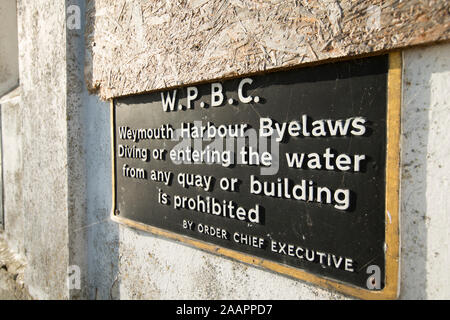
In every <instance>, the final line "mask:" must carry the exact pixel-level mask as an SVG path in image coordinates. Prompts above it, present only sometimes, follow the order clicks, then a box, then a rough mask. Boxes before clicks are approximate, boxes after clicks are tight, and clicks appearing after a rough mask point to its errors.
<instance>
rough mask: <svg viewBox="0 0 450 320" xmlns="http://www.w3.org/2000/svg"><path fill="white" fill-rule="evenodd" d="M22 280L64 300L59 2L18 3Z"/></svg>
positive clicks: (34, 290) (39, 293)
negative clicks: (22, 215)
mask: <svg viewBox="0 0 450 320" xmlns="http://www.w3.org/2000/svg"><path fill="white" fill-rule="evenodd" d="M18 37H19V74H20V83H21V87H20V89H21V101H20V109H21V112H20V118H21V119H22V130H23V134H22V160H23V172H22V197H23V214H24V216H25V223H24V232H23V234H21V235H17V237H19V236H20V237H23V241H24V247H25V256H26V259H27V267H26V269H25V282H26V283H27V285H28V287H29V290H30V294H31V295H32V296H33V297H36V298H67V297H68V294H67V288H66V272H67V266H68V248H67V244H68V234H67V230H68V217H67V214H68V205H67V204H68V203H67V195H68V188H67V181H68V173H67V172H68V166H67V112H66V86H65V85H66V83H67V82H66V80H67V79H66V74H67V73H66V37H65V3H64V2H63V1H50V0H42V1H23V0H19V1H18Z"/></svg>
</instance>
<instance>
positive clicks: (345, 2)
mask: <svg viewBox="0 0 450 320" xmlns="http://www.w3.org/2000/svg"><path fill="white" fill-rule="evenodd" d="M87 15H88V28H87V33H86V35H87V38H86V41H87V49H88V55H87V57H88V59H87V60H88V63H87V65H86V81H87V84H88V87H89V89H90V90H91V91H95V90H99V91H100V96H101V97H102V98H103V99H106V98H110V97H114V96H121V95H127V94H132V93H139V92H145V91H150V90H155V89H161V88H167V87H172V86H177V85H181V84H187V83H196V82H201V81H205V80H212V79H220V78H224V77H230V76H236V75H242V74H248V73H255V72H261V71H266V70H273V69H276V68H280V67H283V68H285V67H290V66H295V65H299V64H305V63H312V62H317V61H323V60H327V59H335V58H344V57H351V56H356V55H364V54H373V53H375V52H380V51H383V50H391V49H395V48H402V47H407V46H412V45H417V44H423V43H430V42H434V41H442V40H447V39H449V38H450V15H449V12H448V2H447V1H442V0H438V1H436V0H428V1H419V0H410V1H398V0H388V1H385V0H383V1H382V0H371V1H353V0H341V1H335V0H309V1H298V0H289V1H284V0H283V1H280V0H273V1H258V0H232V1H223V0H211V1H205V0H195V1H183V0H176V1H144V0H133V1H115V0H96V1H89V5H88V12H87Z"/></svg>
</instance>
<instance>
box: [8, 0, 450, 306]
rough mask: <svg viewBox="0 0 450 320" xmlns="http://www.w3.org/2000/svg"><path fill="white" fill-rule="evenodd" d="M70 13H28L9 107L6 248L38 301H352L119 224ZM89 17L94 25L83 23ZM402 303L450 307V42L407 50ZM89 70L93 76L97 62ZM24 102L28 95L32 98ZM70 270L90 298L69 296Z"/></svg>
mask: <svg viewBox="0 0 450 320" xmlns="http://www.w3.org/2000/svg"><path fill="white" fill-rule="evenodd" d="M71 4H77V5H79V6H80V7H81V8H82V9H84V1H82V0H79V1H78V0H74V1H66V2H65V3H64V2H63V3H60V2H58V3H55V2H54V1H49V0H41V1H36V2H31V1H24V0H20V1H19V3H18V21H19V23H18V26H19V64H20V80H21V87H20V90H19V91H16V92H13V93H11V94H10V95H8V96H7V97H3V98H2V99H0V104H1V108H2V135H3V153H4V161H3V163H4V167H3V170H4V177H5V186H4V195H5V202H4V204H5V220H6V223H5V227H6V230H5V232H4V234H3V236H4V237H5V238H6V239H7V240H8V243H9V245H10V246H11V247H13V248H14V249H15V250H16V251H18V252H19V253H21V254H22V255H23V256H24V258H26V261H27V266H26V271H25V283H26V284H27V286H28V287H29V289H30V293H31V294H32V295H33V296H34V297H35V298H74V299H76V298H91V299H95V298H97V299H111V298H112V299H118V298H121V299H182V298H186V299H191V298H192V299H227V298H229V299H346V298H348V297H345V296H343V295H341V294H339V293H336V292H331V291H328V290H325V289H322V288H318V287H315V286H312V285H309V284H307V283H304V282H300V281H297V280H293V279H290V278H288V277H285V276H281V275H278V274H275V273H272V272H268V271H264V270H260V269H257V268H255V267H251V266H247V265H244V264H242V263H238V262H234V261H231V260H229V259H225V258H222V257H219V256H215V255H213V254H210V253H205V252H202V251H199V250H197V249H193V248H190V247H187V246H185V245H182V244H180V243H176V242H173V241H169V240H167V239H163V238H159V237H156V236H153V235H151V234H147V233H145V232H141V231H136V230H133V229H130V228H127V227H124V226H120V225H118V224H115V223H113V222H111V220H110V217H109V215H110V209H111V165H110V160H111V154H110V114H109V103H107V102H102V101H100V100H99V98H98V97H96V96H92V95H89V94H88V92H87V91H86V86H85V84H84V82H83V73H84V67H85V65H84V63H85V61H84V41H83V33H84V29H80V30H71V31H68V30H65V26H64V23H65V21H64V19H65V16H66V14H65V13H66V9H67V7H68V6H69V5H71ZM81 19H82V23H81V25H84V20H83V18H82V17H81ZM403 56H404V72H403V73H404V79H403V102H402V126H403V127H402V145H401V149H402V163H401V167H402V183H401V241H402V246H401V247H402V256H401V281H402V283H401V290H400V291H401V292H400V298H405V299H410V298H419V299H425V298H427V299H437V298H445V299H450V292H449V290H450V289H449V284H450V281H449V275H448V265H449V257H450V252H449V247H448V246H449V240H450V239H449V230H450V222H449V212H450V210H449V209H450V208H449V202H448V200H447V198H448V197H447V191H448V189H449V188H448V181H449V177H450V170H449V169H450V168H449V164H448V161H447V159H448V152H449V151H448V150H449V149H448V148H446V146H448V142H449V141H448V139H449V138H448V137H449V129H448V126H447V123H448V120H450V119H448V118H449V114H450V113H449V105H448V100H449V99H448V97H449V94H448V88H449V87H450V58H449V57H450V44H440V45H433V46H429V47H423V48H416V49H408V50H405V51H404V54H403ZM87 68H89V64H87ZM19 94H20V96H19ZM69 265H77V266H79V267H80V270H81V287H82V289H81V290H70V291H69V290H68V289H67V287H66V275H67V274H66V272H67V267H68V266H69Z"/></svg>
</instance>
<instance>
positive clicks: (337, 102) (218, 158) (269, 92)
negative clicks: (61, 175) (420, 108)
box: [113, 56, 389, 290]
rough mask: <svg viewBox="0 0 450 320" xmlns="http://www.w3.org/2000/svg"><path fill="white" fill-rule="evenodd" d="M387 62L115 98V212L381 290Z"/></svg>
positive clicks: (376, 60)
mask: <svg viewBox="0 0 450 320" xmlns="http://www.w3.org/2000/svg"><path fill="white" fill-rule="evenodd" d="M388 71H389V58H388V56H379V57H372V58H364V59H359V60H353V61H345V62H339V63H330V64H325V65H320V66H315V67H308V68H302V69H294V70H289V71H280V72H274V73H269V74H264V75H256V76H250V77H243V78H238V79H231V80H224V81H216V82H212V83H205V84H199V85H192V86H186V87H181V88H177V89H171V90H165V91H161V92H154V93H149V94H145V95H138V96H130V97H122V98H118V99H116V100H115V101H114V102H115V103H114V106H113V129H114V135H115V137H114V153H115V154H114V166H115V204H114V205H115V211H114V212H115V215H116V217H119V218H120V219H125V220H127V221H133V222H137V223H138V224H136V225H141V226H142V225H148V226H152V227H156V228H158V229H162V230H166V231H169V232H171V233H174V234H178V235H182V236H186V237H188V238H189V239H197V240H201V242H202V243H203V242H206V243H210V244H213V245H215V246H217V247H218V248H227V249H231V250H233V252H239V253H242V254H245V255H247V256H250V257H255V259H261V258H262V259H263V260H264V261H270V262H275V263H276V265H279V266H288V267H289V268H293V269H295V270H296V269H300V270H304V271H306V272H308V273H310V274H313V275H315V276H319V277H324V278H327V279H332V280H336V281H338V282H342V283H344V284H349V285H352V286H355V287H358V288H363V289H368V290H382V289H383V288H384V286H385V282H384V279H385V270H386V268H385V266H386V260H385V223H386V221H385V206H386V204H385V199H386V181H385V180H386V152H387V148H386V145H387V142H386V139H387V99H388V97H387V92H388V86H387V83H388ZM193 72H194V71H193ZM255 261H256V260H255ZM258 261H260V260H258ZM273 269H274V268H273ZM275 269H276V268H275ZM285 273H286V272H285ZM370 276H372V278H369V277H370ZM369 280H370V281H369Z"/></svg>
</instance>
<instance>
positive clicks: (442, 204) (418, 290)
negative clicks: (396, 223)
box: [401, 44, 450, 299]
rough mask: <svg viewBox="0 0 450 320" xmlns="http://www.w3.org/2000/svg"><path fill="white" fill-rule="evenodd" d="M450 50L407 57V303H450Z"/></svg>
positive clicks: (403, 278) (433, 49)
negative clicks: (449, 301) (424, 301)
mask: <svg viewBox="0 0 450 320" xmlns="http://www.w3.org/2000/svg"><path fill="white" fill-rule="evenodd" d="M449 88H450V45H449V44H446V45H440V46H433V47H429V48H425V49H415V50H407V51H405V53H404V79H403V112H402V119H403V120H402V126H403V130H402V132H403V136H402V164H401V165H402V182H401V190H402V192H401V199H402V201H401V211H402V215H401V219H402V223H401V228H402V233H401V237H402V256H401V266H402V267H401V269H402V272H401V281H402V288H401V298H405V299H409V298H412V299H450V275H449V265H450V248H449V245H450V202H449V197H448V192H449V181H450V162H449V159H450V149H449V145H450V135H449V123H450V104H449Z"/></svg>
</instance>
